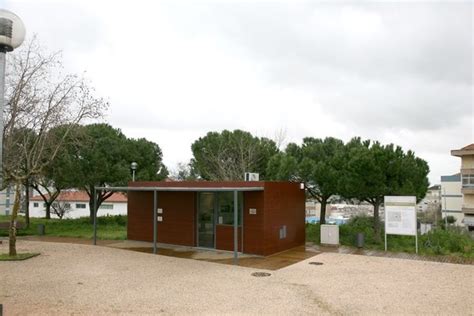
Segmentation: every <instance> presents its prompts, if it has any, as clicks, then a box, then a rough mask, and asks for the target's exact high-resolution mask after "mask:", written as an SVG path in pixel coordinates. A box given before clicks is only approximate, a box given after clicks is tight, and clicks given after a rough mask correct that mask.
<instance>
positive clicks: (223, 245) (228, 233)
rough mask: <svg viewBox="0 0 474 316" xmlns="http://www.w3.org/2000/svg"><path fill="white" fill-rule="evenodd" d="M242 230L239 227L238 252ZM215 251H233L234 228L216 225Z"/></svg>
mask: <svg viewBox="0 0 474 316" xmlns="http://www.w3.org/2000/svg"><path fill="white" fill-rule="evenodd" d="M241 231H242V228H241V226H239V237H238V238H239V241H238V246H239V251H242V234H241ZM216 249H220V250H229V251H234V226H232V225H216Z"/></svg>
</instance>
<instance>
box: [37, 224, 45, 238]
mask: <svg viewBox="0 0 474 316" xmlns="http://www.w3.org/2000/svg"><path fill="white" fill-rule="evenodd" d="M44 234H45V226H44V224H38V235H40V236H43V235H44Z"/></svg>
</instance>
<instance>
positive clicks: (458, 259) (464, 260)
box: [306, 243, 474, 265]
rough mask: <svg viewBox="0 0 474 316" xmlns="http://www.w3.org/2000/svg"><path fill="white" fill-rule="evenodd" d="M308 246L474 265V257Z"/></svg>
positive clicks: (344, 252)
mask: <svg viewBox="0 0 474 316" xmlns="http://www.w3.org/2000/svg"><path fill="white" fill-rule="evenodd" d="M306 247H307V248H311V249H313V250H315V251H319V252H331V253H342V254H351V255H362V256H371V257H383V258H398V259H408V260H419V261H432V262H443V263H455V264H471V265H474V258H462V257H453V256H422V255H417V254H414V253H405V252H390V251H387V252H385V251H380V250H372V249H358V248H355V247H346V246H340V247H323V246H320V245H315V244H314V243H306Z"/></svg>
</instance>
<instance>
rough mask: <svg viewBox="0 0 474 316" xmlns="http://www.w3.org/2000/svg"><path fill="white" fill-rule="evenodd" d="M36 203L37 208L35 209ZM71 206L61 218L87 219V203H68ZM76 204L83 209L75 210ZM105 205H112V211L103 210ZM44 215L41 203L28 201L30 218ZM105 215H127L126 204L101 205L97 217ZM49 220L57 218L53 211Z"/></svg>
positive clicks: (105, 203) (106, 203)
mask: <svg viewBox="0 0 474 316" xmlns="http://www.w3.org/2000/svg"><path fill="white" fill-rule="evenodd" d="M35 203H37V205H38V206H37V207H35ZM68 203H70V204H71V210H70V211H69V212H68V213H66V215H64V217H63V218H79V217H88V216H89V215H90V213H89V202H68ZM77 204H85V208H77V207H76V206H77ZM106 205H113V209H105V206H106ZM45 215H46V211H45V208H44V206H43V202H41V201H30V217H44V216H45ZM106 215H127V203H126V202H121V203H117V202H114V203H110V202H109V203H108V202H107V201H106V202H104V203H102V205H101V207H100V208H99V211H98V212H97V216H106ZM51 218H58V217H57V216H56V215H55V214H54V212H53V211H51Z"/></svg>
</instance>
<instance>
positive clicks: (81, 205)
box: [76, 203, 86, 208]
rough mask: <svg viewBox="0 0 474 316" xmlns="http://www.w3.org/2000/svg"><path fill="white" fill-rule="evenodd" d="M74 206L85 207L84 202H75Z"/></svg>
mask: <svg viewBox="0 0 474 316" xmlns="http://www.w3.org/2000/svg"><path fill="white" fill-rule="evenodd" d="M76 208H86V205H85V204H84V203H76Z"/></svg>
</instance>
